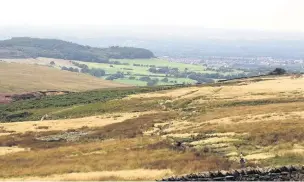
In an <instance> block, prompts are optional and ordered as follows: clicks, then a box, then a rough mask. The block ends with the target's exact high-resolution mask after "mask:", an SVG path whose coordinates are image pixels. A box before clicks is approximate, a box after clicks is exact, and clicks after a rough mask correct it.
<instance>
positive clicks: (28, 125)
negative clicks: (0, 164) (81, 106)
mask: <svg viewBox="0 0 304 182" xmlns="http://www.w3.org/2000/svg"><path fill="white" fill-rule="evenodd" d="M151 113H154V112H153V111H148V112H138V113H119V115H117V114H105V115H100V116H91V117H84V118H77V119H61V120H44V121H24V122H13V123H0V127H1V128H2V129H4V133H3V135H7V134H8V133H6V132H5V131H13V132H14V133H25V132H43V131H64V130H69V129H78V128H82V127H89V128H92V127H102V126H106V125H110V124H113V123H120V122H123V121H125V120H127V119H131V118H136V117H139V116H141V115H144V114H151ZM0 135H1V131H0Z"/></svg>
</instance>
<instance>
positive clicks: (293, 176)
mask: <svg viewBox="0 0 304 182" xmlns="http://www.w3.org/2000/svg"><path fill="white" fill-rule="evenodd" d="M160 181H304V166H283V167H276V168H246V169H238V170H231V171H213V172H204V173H197V174H189V175H185V176H180V177H170V178H167V179H162V180H160Z"/></svg>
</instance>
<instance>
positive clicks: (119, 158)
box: [0, 137, 232, 180]
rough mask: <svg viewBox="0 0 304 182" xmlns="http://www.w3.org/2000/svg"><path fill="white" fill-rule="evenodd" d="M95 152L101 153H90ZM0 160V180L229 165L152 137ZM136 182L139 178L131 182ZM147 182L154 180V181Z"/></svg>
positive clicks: (49, 150)
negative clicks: (171, 145)
mask: <svg viewBox="0 0 304 182" xmlns="http://www.w3.org/2000/svg"><path fill="white" fill-rule="evenodd" d="M97 151H103V152H99V153H92V152H97ZM87 153H91V155H86V154H87ZM67 154H69V155H67ZM0 160H1V163H0V169H1V170H0V176H1V177H2V178H10V177H26V176H49V175H53V174H66V173H78V172H95V171H121V170H133V169H158V170H172V172H173V173H174V174H182V173H188V172H194V171H197V172H198V171H205V170H217V169H228V168H230V167H231V165H232V163H231V162H229V161H227V160H225V159H224V158H221V157H216V156H209V155H206V156H200V155H195V154H194V153H192V152H180V151H178V150H173V149H170V148H168V144H165V143H164V144H162V141H161V140H160V139H158V138H151V137H149V138H135V139H123V140H106V141H104V142H92V143H88V144H79V145H74V146H67V147H60V148H53V149H48V150H45V149H44V150H39V151H28V152H19V153H14V154H10V155H7V156H5V157H3V156H2V157H1V156H0ZM164 175H167V174H164ZM136 179H138V176H136V177H135V178H134V179H130V180H136ZM149 180H155V177H153V178H152V179H151V178H150V179H149Z"/></svg>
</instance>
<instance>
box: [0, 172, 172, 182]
mask: <svg viewBox="0 0 304 182" xmlns="http://www.w3.org/2000/svg"><path fill="white" fill-rule="evenodd" d="M171 175H173V172H172V171H171V170H166V169H162V170H157V169H133V170H118V171H96V172H79V173H66V174H57V175H56V174H55V175H50V176H46V177H39V176H31V177H23V178H9V179H1V178H0V180H3V181H6V180H9V181H12V180H13V181H37V180H39V181H108V180H111V181H113V180H115V181H126V180H127V181H129V180H139V181H143V180H155V179H161V178H163V177H169V176H171Z"/></svg>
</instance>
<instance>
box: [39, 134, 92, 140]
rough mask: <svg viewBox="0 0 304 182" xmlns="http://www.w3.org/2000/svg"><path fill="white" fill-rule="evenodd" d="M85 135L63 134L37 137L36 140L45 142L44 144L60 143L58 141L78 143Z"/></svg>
mask: <svg viewBox="0 0 304 182" xmlns="http://www.w3.org/2000/svg"><path fill="white" fill-rule="evenodd" d="M87 134H88V133H85V132H65V133H63V134H58V135H49V136H43V137H37V138H36V140H40V141H46V142H60V141H67V142H75V141H78V140H79V138H80V137H81V136H85V135H87Z"/></svg>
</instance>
